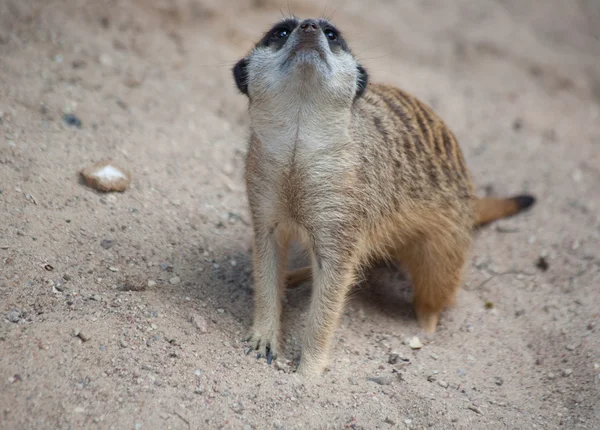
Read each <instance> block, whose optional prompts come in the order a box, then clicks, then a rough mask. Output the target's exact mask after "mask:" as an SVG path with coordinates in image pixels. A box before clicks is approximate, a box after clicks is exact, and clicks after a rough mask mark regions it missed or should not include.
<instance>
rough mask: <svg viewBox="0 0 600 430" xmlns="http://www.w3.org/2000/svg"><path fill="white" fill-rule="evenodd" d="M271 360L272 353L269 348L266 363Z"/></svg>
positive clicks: (269, 362)
mask: <svg viewBox="0 0 600 430" xmlns="http://www.w3.org/2000/svg"><path fill="white" fill-rule="evenodd" d="M272 362H273V354H272V353H271V351H270V350H269V352H268V353H267V363H268V364H271V363H272Z"/></svg>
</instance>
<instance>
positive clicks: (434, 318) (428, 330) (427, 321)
mask: <svg viewBox="0 0 600 430" xmlns="http://www.w3.org/2000/svg"><path fill="white" fill-rule="evenodd" d="M417 320H418V321H419V326H421V329H422V330H423V331H424V332H425V334H433V333H435V330H436V329H437V325H438V321H439V320H440V313H439V312H424V311H417Z"/></svg>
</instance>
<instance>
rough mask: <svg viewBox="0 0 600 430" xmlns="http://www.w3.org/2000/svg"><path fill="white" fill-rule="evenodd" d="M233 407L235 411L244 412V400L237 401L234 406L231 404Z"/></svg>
mask: <svg viewBox="0 0 600 430" xmlns="http://www.w3.org/2000/svg"><path fill="white" fill-rule="evenodd" d="M231 409H232V410H233V412H235V413H237V414H241V413H242V412H244V405H243V404H242V402H237V403H234V404H233V406H231Z"/></svg>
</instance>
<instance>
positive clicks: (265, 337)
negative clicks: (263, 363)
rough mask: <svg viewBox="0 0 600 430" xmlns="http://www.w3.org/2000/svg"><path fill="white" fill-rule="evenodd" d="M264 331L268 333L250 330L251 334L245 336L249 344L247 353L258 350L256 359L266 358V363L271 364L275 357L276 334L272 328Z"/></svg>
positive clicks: (276, 348) (276, 352) (276, 350)
mask: <svg viewBox="0 0 600 430" xmlns="http://www.w3.org/2000/svg"><path fill="white" fill-rule="evenodd" d="M266 333H268V334H262V332H261V331H260V330H255V329H253V330H252V332H251V334H250V335H248V337H247V338H246V341H247V342H248V344H249V345H250V348H249V349H248V352H247V354H250V353H251V352H252V351H258V353H257V354H256V359H260V358H266V359H267V363H269V364H271V363H272V362H273V360H275V359H277V354H278V345H277V344H278V342H277V335H276V334H275V332H274V330H270V331H268V332H266Z"/></svg>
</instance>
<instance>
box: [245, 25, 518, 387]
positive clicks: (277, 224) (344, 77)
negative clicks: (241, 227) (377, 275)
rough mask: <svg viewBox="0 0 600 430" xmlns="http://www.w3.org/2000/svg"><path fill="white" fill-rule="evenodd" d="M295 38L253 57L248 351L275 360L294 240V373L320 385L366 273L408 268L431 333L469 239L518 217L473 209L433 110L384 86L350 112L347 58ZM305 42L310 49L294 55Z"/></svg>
mask: <svg viewBox="0 0 600 430" xmlns="http://www.w3.org/2000/svg"><path fill="white" fill-rule="evenodd" d="M321 25H322V26H323V25H326V24H321ZM300 27H301V26H297V27H295V29H294V30H293V32H292V33H291V34H290V35H289V40H288V41H287V42H286V44H285V45H283V47H282V48H279V47H278V48H277V49H274V48H273V46H272V45H267V46H265V44H262V45H257V47H256V48H255V49H254V50H253V51H252V52H251V53H250V55H249V56H248V57H247V59H248V61H247V69H246V70H245V72H246V73H247V85H248V87H247V93H248V96H249V99H250V105H249V114H250V119H251V127H250V131H251V133H250V141H249V145H248V155H247V162H246V185H247V193H248V200H249V204H250V211H251V214H252V221H253V226H254V282H255V301H254V306H255V310H254V322H253V325H252V329H251V331H250V335H249V338H248V339H249V343H250V346H251V348H252V349H256V350H258V352H259V355H263V356H267V357H269V358H271V357H273V358H276V357H277V353H278V352H279V344H280V332H281V330H280V319H281V302H282V296H283V294H284V289H285V286H286V275H285V273H284V272H285V271H284V264H285V262H286V257H287V248H288V244H289V242H290V240H298V241H299V242H300V243H301V244H302V245H303V246H304V247H305V248H306V249H307V250H308V251H309V253H310V256H311V267H310V268H302V269H300V270H299V271H295V272H292V273H291V274H288V275H287V280H288V282H292V283H299V282H302V281H303V280H306V279H308V278H309V277H311V276H312V278H313V290H312V299H311V304H310V308H309V310H308V317H307V320H306V321H307V327H306V333H305V337H304V341H303V344H302V358H301V362H300V365H299V368H298V371H299V372H300V373H302V374H304V375H317V374H319V373H320V372H322V371H323V370H324V369H325V367H326V366H327V364H328V351H329V346H330V341H331V338H332V335H333V332H334V331H335V329H336V327H337V325H338V321H339V318H340V315H341V313H342V310H343V306H344V302H345V299H346V296H347V293H348V291H349V289H350V288H351V286H352V285H353V284H354V282H355V280H356V276H357V272H358V271H359V270H360V269H361V268H362V267H366V266H367V265H369V264H370V263H371V262H373V261H374V260H380V259H385V260H393V261H397V262H401V263H402V264H403V265H404V266H405V267H406V268H407V269H408V271H409V272H410V274H411V278H412V283H413V289H414V306H415V312H416V315H417V318H418V321H419V323H420V325H421V327H422V328H423V329H424V330H425V331H426V332H428V333H431V332H433V331H434V330H435V328H436V325H437V323H438V320H439V316H440V313H441V312H442V310H444V309H445V308H446V307H448V306H449V305H451V304H452V303H453V302H454V299H455V296H456V291H457V289H458V287H459V285H460V284H461V274H462V269H463V266H464V263H465V261H466V258H467V254H468V251H469V248H470V245H471V240H472V239H471V236H472V234H471V230H472V228H473V226H474V225H475V224H476V223H478V222H480V221H489V220H491V219H492V218H493V217H494V216H497V215H498V214H509V213H510V212H511V211H513V212H514V210H513V209H514V207H513V206H510V209H511V211H508V212H507V211H506V210H504V211H502V210H496V209H497V206H498V205H494V204H491V203H490V202H487V201H480V200H477V199H476V198H475V197H474V194H473V186H472V184H471V180H470V177H469V174H468V171H467V170H466V167H465V163H464V159H463V156H462V153H461V151H460V149H459V147H458V144H457V143H456V140H455V138H454V136H453V134H452V133H451V132H450V130H448V128H447V127H446V126H445V124H444V123H443V122H442V120H440V119H439V118H438V117H437V115H435V113H433V112H432V111H431V109H429V107H427V106H426V105H424V104H423V103H421V102H420V101H419V100H417V99H415V98H414V97H412V96H410V95H408V94H406V93H404V92H402V91H400V90H398V89H397V88H394V87H392V86H386V85H370V86H369V87H368V89H367V90H366V92H365V93H364V95H362V96H361V97H358V98H355V94H356V92H357V88H358V83H357V82H358V81H357V79H358V77H359V76H358V74H359V70H358V69H357V63H356V60H355V59H354V57H353V56H352V54H351V53H350V52H349V51H348V50H345V49H338V48H337V46H335V45H331V44H330V45H327V39H326V38H325V36H324V35H323V33H321V34H320V35H319V34H317V35H315V36H314V37H313V36H312V35H308V36H310V37H312V39H308V36H306V35H304V33H302V31H301V30H300ZM309 30H310V29H309ZM306 32H308V30H306ZM307 34H308V33H307ZM305 36H306V37H305ZM286 37H287V36H286ZM302 37H305V39H302ZM305 40H309V42H310V43H311V44H312V45H310V44H309V45H310V46H309V47H310V48H311V49H313V47H316V48H314V49H313V50H311V49H308V50H305V51H302V50H299V49H298V46H300V45H301V44H302V43H309V42H306V41H305ZM319 49H320V51H318V50H319ZM317 51H318V52H321V54H322V55H321V57H319V56H318V55H316V54H315V52H317ZM313 54H314V55H313ZM240 73H241V72H240ZM482 202H483V203H482ZM497 203H499V205H500V206H502V207H504V206H506V204H505V200H498V201H497ZM476 208H477V211H478V213H483V212H485V214H486V215H485V216H483V217H482V216H481V215H477V213H476ZM484 209H485V210H484Z"/></svg>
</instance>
